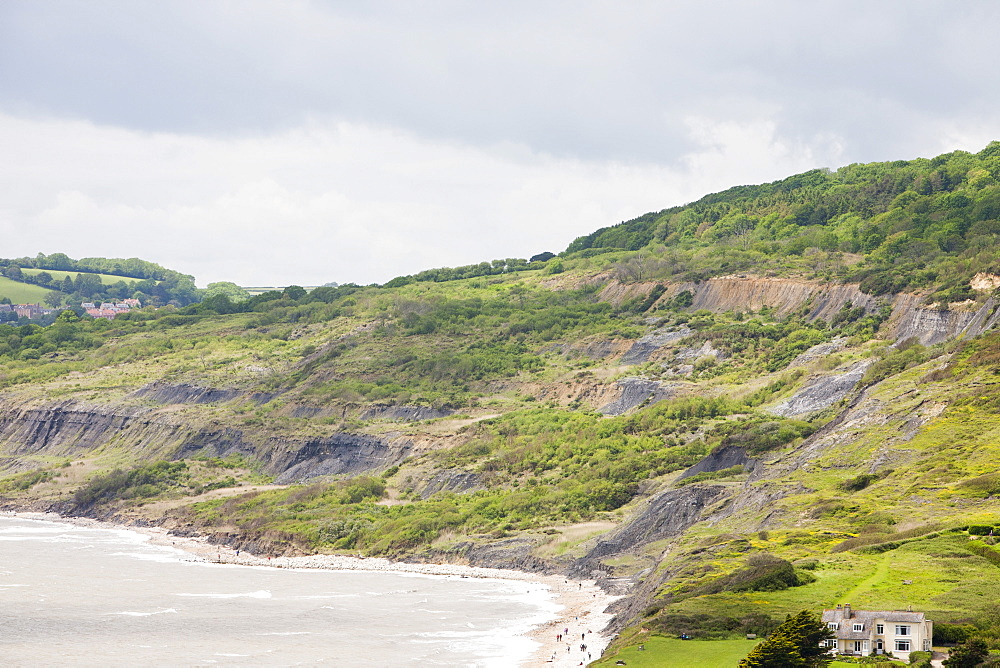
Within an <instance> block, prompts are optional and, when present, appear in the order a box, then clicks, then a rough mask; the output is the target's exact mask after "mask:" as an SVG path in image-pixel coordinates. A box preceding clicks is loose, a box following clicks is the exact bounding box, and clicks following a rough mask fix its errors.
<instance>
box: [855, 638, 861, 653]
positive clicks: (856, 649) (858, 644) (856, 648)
mask: <svg viewBox="0 0 1000 668" xmlns="http://www.w3.org/2000/svg"><path fill="white" fill-rule="evenodd" d="M854 651H855V652H860V651H861V641H860V640H855V641H854Z"/></svg>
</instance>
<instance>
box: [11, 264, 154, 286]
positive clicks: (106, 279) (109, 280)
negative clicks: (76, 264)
mask: <svg viewBox="0 0 1000 668" xmlns="http://www.w3.org/2000/svg"><path fill="white" fill-rule="evenodd" d="M43 271H44V272H46V273H48V274H49V275H50V276H52V278H54V279H56V280H57V281H61V280H63V279H64V278H66V277H67V276H69V277H70V278H74V279H75V278H76V275H77V274H92V275H94V276H97V277H98V278H100V279H101V283H103V284H104V285H114V284H115V283H117V282H118V281H125V282H126V283H138V282H139V281H141V280H142V279H141V278H132V277H131V276H115V275H114V274H98V273H96V272H93V271H62V270H60V269H30V268H29V269H23V268H22V269H21V273H23V274H28V275H31V276H34V275H35V274H40V273H42V272H43Z"/></svg>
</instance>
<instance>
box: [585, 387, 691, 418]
mask: <svg viewBox="0 0 1000 668" xmlns="http://www.w3.org/2000/svg"><path fill="white" fill-rule="evenodd" d="M616 385H617V387H618V389H619V391H620V394H619V395H618V398H617V399H615V400H614V401H612V402H611V403H609V404H605V405H604V406H602V407H601V408H599V409H598V410H599V411H600V412H601V413H604V414H605V415H622V414H623V413H627V412H628V411H630V410H632V409H633V408H636V407H638V406H642V405H648V404H653V403H656V402H657V401H663V400H664V399H668V398H670V396H671V394H672V392H671V389H672V388H673V387H674V386H673V385H670V384H664V383H658V382H656V381H655V380H646V379H644V378H623V379H622V380H619V381H618V382H617V383H616Z"/></svg>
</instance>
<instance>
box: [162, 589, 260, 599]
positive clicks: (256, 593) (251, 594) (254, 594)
mask: <svg viewBox="0 0 1000 668" xmlns="http://www.w3.org/2000/svg"><path fill="white" fill-rule="evenodd" d="M174 596H197V597H200V598H271V592H269V591H268V590H266V589H261V590H260V591H252V592H249V593H247V594H188V593H183V594H174Z"/></svg>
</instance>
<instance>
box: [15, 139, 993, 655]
mask: <svg viewBox="0 0 1000 668" xmlns="http://www.w3.org/2000/svg"><path fill="white" fill-rule="evenodd" d="M996 148H997V145H996V144H991V145H990V147H988V149H987V150H986V151H983V152H982V153H980V154H978V155H970V154H964V153H955V154H950V155H948V156H943V157H941V158H936V159H933V160H927V161H921V160H918V161H911V162H899V163H886V164H880V165H862V166H853V167H850V168H844V169H842V170H838V171H837V172H830V173H826V172H810V173H808V174H806V175H802V176H799V177H792V178H790V179H786V180H784V181H780V182H777V183H776V184H767V185H763V186H747V187H741V188H735V189H732V190H729V191H726V192H724V193H719V194H717V195H711V196H707V197H706V198H703V199H702V200H700V201H699V202H696V203H695V204H692V205H689V206H687V207H677V208H675V209H671V210H668V211H664V212H659V213H656V214H649V215H648V216H644V217H642V218H640V219H637V220H636V221H632V222H629V223H625V224H623V225H620V226H616V227H614V228H607V229H605V230H601V231H598V232H595V233H594V234H593V235H590V236H589V237H586V238H584V239H586V241H579V242H575V243H574V247H573V248H571V250H570V251H568V252H566V253H563V254H561V255H559V256H554V255H552V254H539V255H536V256H533V257H531V258H530V259H529V260H516V259H513V260H512V259H508V260H502V261H496V262H484V263H479V264H474V265H466V266H464V267H457V268H451V269H448V268H445V269H437V270H428V271H427V272H420V273H418V274H414V275H413V276H406V277H400V278H399V279H394V280H393V281H389V282H388V283H386V284H385V285H368V286H359V285H353V284H348V285H340V286H324V287H320V288H316V289H314V290H311V291H308V290H305V289H303V288H301V287H297V286H289V287H287V288H284V289H282V290H272V291H268V292H264V293H261V294H256V295H253V296H249V295H248V294H247V292H246V291H244V290H242V289H240V288H239V287H238V286H235V285H233V284H228V283H219V284H213V285H211V286H209V289H207V290H206V291H205V292H204V293H203V297H204V299H202V300H201V301H199V302H197V303H191V304H188V305H185V306H178V305H167V306H165V307H163V308H159V309H141V310H135V311H132V312H129V313H125V314H121V315H119V316H118V317H117V318H115V319H114V320H91V319H86V318H84V319H81V318H78V317H76V315H75V314H74V313H72V312H68V311H64V312H63V313H62V314H60V315H59V316H58V318H57V319H56V320H55V322H54V323H53V325H52V326H49V327H39V326H36V325H33V324H29V325H23V324H22V325H20V326H14V325H0V390H2V392H0V471H2V473H0V502H3V503H7V504H9V505H10V506H12V507H15V506H16V507H25V506H28V505H31V506H32V507H34V508H51V509H54V510H58V511H60V512H65V513H86V514H91V515H94V516H101V517H108V516H113V515H118V516H120V517H123V518H127V519H135V520H138V521H143V522H147V521H152V522H159V523H163V524H164V525H165V526H167V527H168V528H173V529H176V530H178V531H184V532H192V531H200V532H203V533H206V534H212V535H213V537H214V540H218V541H221V542H228V543H231V544H233V545H235V546H239V547H241V548H242V549H248V550H253V551H263V552H269V553H279V552H294V551H329V552H349V553H351V554H357V553H363V554H367V555H383V556H389V557H395V558H400V559H415V560H439V559H447V560H454V561H468V562H472V563H476V564H482V565H491V566H512V567H517V568H523V569H529V570H549V571H559V572H563V573H567V574H572V575H575V576H583V577H598V578H600V579H601V580H602V581H603V582H606V583H608V586H609V587H615V586H617V587H620V588H621V591H626V592H627V593H629V596H628V597H627V598H625V599H623V600H622V601H621V602H620V603H619V604H618V607H617V608H616V610H617V612H618V615H619V616H618V618H617V620H616V622H615V623H616V627H615V630H616V631H620V632H621V635H620V638H619V639H618V640H617V641H616V643H615V644H614V645H613V646H612V649H611V652H612V654H613V653H614V652H618V651H621V652H622V654H621V655H620V657H622V660H624V658H626V657H627V658H628V662H629V663H630V664H631V663H632V661H633V656H634V655H633V654H629V652H631V651H632V649H629V648H630V647H632V648H633V649H634V648H636V647H638V646H639V645H641V644H643V643H646V645H645V646H646V649H645V650H642V652H641V654H642V656H649V657H654V655H655V654H656V652H658V651H660V650H658V649H657V648H658V647H664V648H669V651H670V652H672V653H674V654H676V655H678V656H681V654H678V653H679V652H683V648H682V647H678V644H680V645H684V644H691V643H680V642H679V641H678V643H677V644H672V641H673V640H675V639H676V636H677V635H679V634H681V633H684V634H692V635H695V636H696V637H698V638H700V639H722V638H726V639H729V640H733V639H735V638H737V637H743V635H744V634H758V635H761V636H762V635H764V634H766V633H768V632H770V631H772V630H774V629H775V628H776V627H777V626H778V625H779V624H780V623H781V620H782V619H784V618H785V616H786V615H788V614H794V613H797V612H799V611H801V610H810V611H813V612H817V611H818V610H820V609H822V608H823V607H832V606H833V605H835V604H836V603H842V602H850V603H853V604H854V605H855V606H856V607H857V608H859V609H861V608H864V609H892V608H904V607H906V606H913V607H914V608H915V609H917V610H921V611H924V612H927V613H928V616H929V617H931V618H932V619H934V620H935V628H936V629H939V632H938V633H939V636H940V638H939V640H941V641H948V640H949V639H950V640H952V641H959V640H962V639H963V638H966V637H970V636H977V637H984V638H987V639H988V640H989V642H990V643H992V644H994V645H998V646H1000V625H998V623H997V620H998V619H1000V615H998V614H997V612H996V609H995V607H994V606H995V604H994V602H993V598H995V597H993V596H992V592H993V590H994V589H995V581H996V567H997V564H1000V545H998V543H997V541H998V540H1000V539H998V538H997V537H996V535H995V534H996V533H1000V472H998V468H997V464H996V462H997V461H998V458H1000V447H998V445H997V443H998V439H997V431H996V417H997V414H998V413H1000V408H998V406H1000V401H998V400H997V397H998V396H1000V334H998V333H997V329H998V324H1000V311H998V309H997V306H996V305H997V298H998V296H1000V295H998V294H997V293H996V288H997V286H1000V272H996V271H994V269H995V265H994V264H992V263H993V262H994V260H995V259H996V258H995V257H994V254H995V253H996V252H997V251H995V250H994V247H993V246H992V245H990V243H988V242H990V238H991V237H990V236H989V234H991V233H990V232H989V230H992V229H993V228H994V227H998V229H1000V221H998V215H1000V211H995V210H993V209H991V208H990V206H991V205H990V204H989V202H990V201H992V200H991V199H990V198H992V197H995V196H996V193H997V188H998V186H997V176H998V173H997V171H996V166H997V163H996V158H995V157H994V156H992V155H989V153H990V151H993V150H995V149H996ZM977 170H981V171H977ZM990 170H993V171H990ZM935 174H936V176H935ZM837 193H840V195H839V196H835V195H837ZM866 193H867V194H866ZM838 197H839V198H838ZM866 198H867V200H866ZM866 201H867V202H868V203H867V204H864V202H866ZM838 206H840V207H842V208H841V209H837V208H836V207H838ZM713 212H714V213H713ZM817 212H819V213H817ZM709 214H711V216H710V215H709ZM712 216H715V218H714V219H711V218H712ZM947 230H956V232H955V235H957V236H954V237H952V236H950V234H951V233H950V232H949V233H946V232H947ZM632 233H635V235H636V236H633V237H628V235H629V234H632ZM647 233H648V234H647ZM616 235H618V236H616ZM949 239H950V241H949ZM583 246H585V247H583ZM924 251H926V252H924ZM45 262H48V259H46V260H45ZM20 271H22V272H24V273H28V272H39V273H40V272H48V273H50V275H52V276H53V277H55V273H56V272H59V271H63V272H65V271H66V270H58V269H52V268H49V269H43V268H41V267H24V268H20ZM977 273H982V274H983V275H982V276H979V277H977V279H976V280H975V281H970V279H972V278H973V277H974V276H975V275H976V274H977ZM733 274H735V275H733ZM90 275H96V274H90ZM70 278H71V279H72V280H74V281H75V278H74V277H72V276H70ZM708 279H711V280H708ZM889 279H891V280H892V281H893V282H892V284H891V285H888V284H886V283H884V282H882V283H880V282H879V281H886V280H889ZM134 280H140V279H134ZM141 280H154V279H152V278H146V279H141ZM155 280H167V279H155ZM852 281H854V282H852ZM859 284H860V285H859ZM264 483H270V484H269V485H264ZM904 581H908V582H910V583H911V584H908V585H906V586H905V587H903V586H902V585H900V584H899V583H901V582H904ZM671 636H673V638H671ZM661 641H662V642H661ZM741 647H742V645H741ZM765 649H766V648H765ZM772 649H773V647H772ZM779 649H780V648H779ZM635 651H636V652H639V650H637V649H636V650H635ZM663 651H668V650H663ZM747 651H749V648H744V649H743V650H742V653H741V656H743V655H745V654H746V653H747ZM781 651H783V650H781ZM778 654H780V651H779V652H778ZM654 658H655V657H654ZM738 658H739V657H736V658H734V659H733V660H732V661H728V664H729V665H733V664H735V663H736V661H737V660H738ZM616 660H618V659H617V658H614V657H608V658H607V661H610V662H611V663H610V664H608V663H607V662H606V663H605V665H613V662H614V661H616ZM636 663H638V661H636ZM721 663H727V662H721ZM721 663H720V664H719V665H721Z"/></svg>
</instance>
